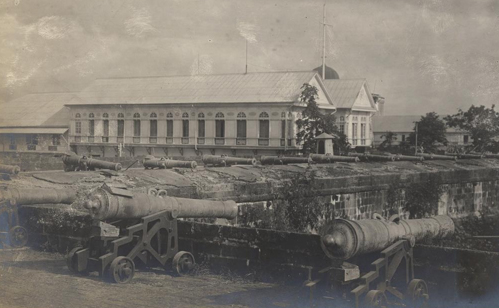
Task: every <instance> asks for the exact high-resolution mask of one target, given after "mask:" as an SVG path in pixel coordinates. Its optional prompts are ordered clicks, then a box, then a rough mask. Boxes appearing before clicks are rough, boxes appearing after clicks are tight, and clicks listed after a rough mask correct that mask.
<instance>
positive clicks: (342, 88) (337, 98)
mask: <svg viewBox="0 0 499 308" xmlns="http://www.w3.org/2000/svg"><path fill="white" fill-rule="evenodd" d="M322 82H323V83H324V86H325V87H326V89H327V91H328V93H329V96H330V97H331V100H332V102H333V105H334V106H336V108H352V107H353V105H354V103H355V100H356V99H357V97H358V96H359V92H360V90H361V89H362V87H363V86H364V84H365V83H366V80H365V79H326V80H323V81H322Z"/></svg>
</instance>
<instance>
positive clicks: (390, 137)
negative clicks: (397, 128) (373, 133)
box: [379, 131, 397, 150]
mask: <svg viewBox="0 0 499 308" xmlns="http://www.w3.org/2000/svg"><path fill="white" fill-rule="evenodd" d="M381 138H384V139H385V140H383V142H381V144H380V145H379V148H380V149H382V150H383V149H390V148H391V147H392V145H393V142H394V141H395V140H397V134H396V133H394V132H391V131H387V132H386V133H384V134H383V135H381Z"/></svg>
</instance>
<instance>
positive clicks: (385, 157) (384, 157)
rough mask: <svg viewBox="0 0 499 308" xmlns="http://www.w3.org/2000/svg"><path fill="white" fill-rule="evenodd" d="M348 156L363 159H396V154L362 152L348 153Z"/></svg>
mask: <svg viewBox="0 0 499 308" xmlns="http://www.w3.org/2000/svg"><path fill="white" fill-rule="evenodd" d="M348 156H355V157H358V158H359V159H360V160H361V161H371V160H372V161H395V159H396V158H395V155H374V154H362V153H348Z"/></svg>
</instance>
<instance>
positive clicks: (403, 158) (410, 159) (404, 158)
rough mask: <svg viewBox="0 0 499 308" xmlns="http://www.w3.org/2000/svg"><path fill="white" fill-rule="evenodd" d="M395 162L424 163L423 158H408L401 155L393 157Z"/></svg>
mask: <svg viewBox="0 0 499 308" xmlns="http://www.w3.org/2000/svg"><path fill="white" fill-rule="evenodd" d="M395 160H396V161H419V162H421V161H424V157H423V156H409V155H401V154H397V155H395Z"/></svg>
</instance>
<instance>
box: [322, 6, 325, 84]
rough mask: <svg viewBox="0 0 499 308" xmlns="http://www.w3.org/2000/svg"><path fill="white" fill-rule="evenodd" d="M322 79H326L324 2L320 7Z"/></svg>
mask: <svg viewBox="0 0 499 308" xmlns="http://www.w3.org/2000/svg"><path fill="white" fill-rule="evenodd" d="M322 79H323V80H325V79H326V4H325V3H324V7H323V9H322Z"/></svg>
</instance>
